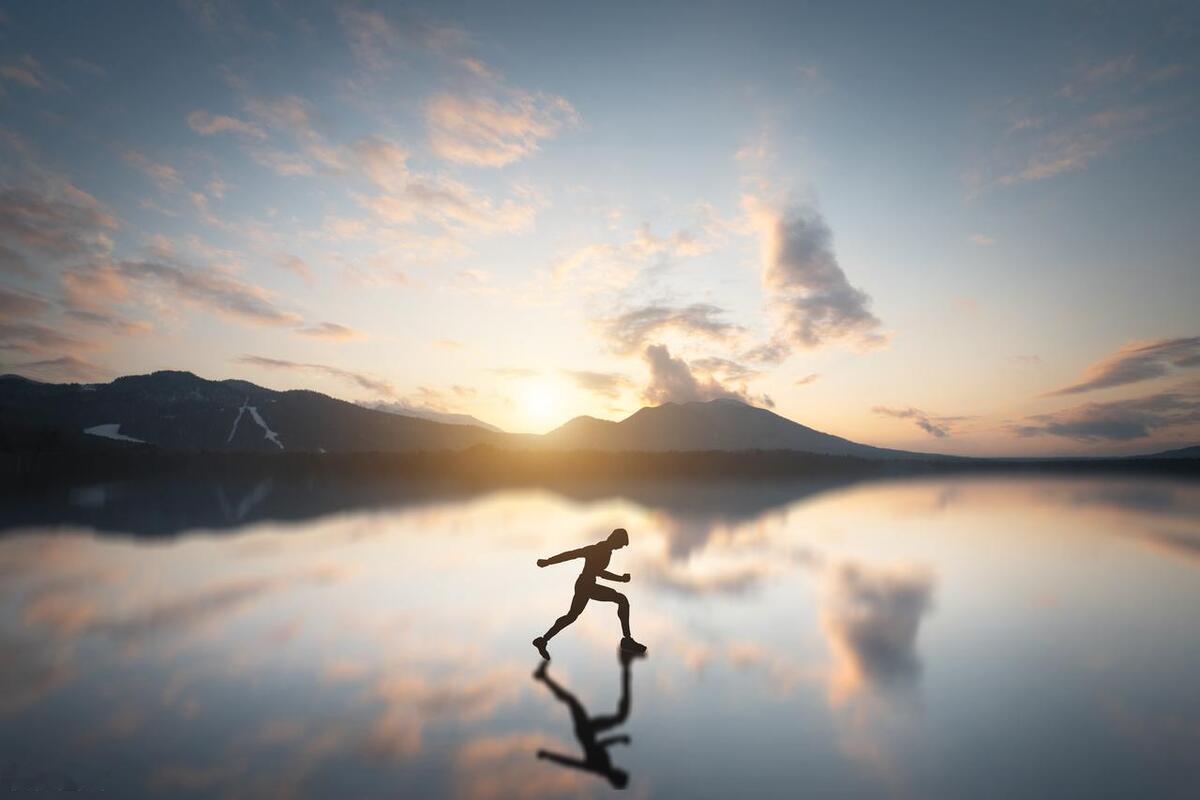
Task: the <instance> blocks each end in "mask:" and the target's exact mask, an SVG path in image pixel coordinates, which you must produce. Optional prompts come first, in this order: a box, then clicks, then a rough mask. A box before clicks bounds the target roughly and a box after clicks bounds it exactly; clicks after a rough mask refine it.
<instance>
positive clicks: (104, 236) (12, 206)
mask: <svg viewBox="0 0 1200 800" xmlns="http://www.w3.org/2000/svg"><path fill="white" fill-rule="evenodd" d="M116 228H117V219H116V217H115V216H114V215H113V214H112V212H111V211H109V210H108V208H107V207H106V206H105V205H104V204H103V203H101V202H99V201H98V200H97V199H96V198H95V197H92V195H90V194H88V193H87V192H85V191H83V190H82V189H79V188H78V187H76V186H74V185H72V184H70V183H65V182H61V183H57V182H56V183H50V184H47V185H45V186H43V187H40V188H32V187H14V188H9V189H4V190H2V191H0V241H3V243H4V245H5V246H6V248H7V249H8V250H9V252H21V251H24V252H25V253H33V254H36V255H37V256H38V261H39V262H42V261H44V260H45V258H46V257H51V258H64V257H70V256H78V255H82V254H85V253H95V252H97V251H105V250H108V249H110V248H111V247H112V241H111V239H110V238H109V234H110V233H111V232H112V231H114V230H116Z"/></svg>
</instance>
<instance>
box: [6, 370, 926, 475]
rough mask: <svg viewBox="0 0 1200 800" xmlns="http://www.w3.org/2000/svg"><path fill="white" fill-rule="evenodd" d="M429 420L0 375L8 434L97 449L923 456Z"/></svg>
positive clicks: (667, 428) (705, 408)
mask: <svg viewBox="0 0 1200 800" xmlns="http://www.w3.org/2000/svg"><path fill="white" fill-rule="evenodd" d="M418 413H420V414H421V415H422V416H420V417H419V416H417V414H418ZM424 416H425V413H424V412H423V411H421V412H418V411H416V410H414V409H409V408H407V407H405V406H403V405H399V404H384V405H382V406H376V407H367V406H364V405H357V404H354V403H349V402H346V401H343V400H338V399H336V398H333V397H329V396H328V395H324V394H320V393H318V392H312V391H306V390H291V391H275V390H273V389H266V388H264V387H262V386H258V385H256V384H253V383H249V382H247V381H241V380H221V381H212V380H206V379H204V378H201V377H198V376H196V375H193V374H192V373H190V372H178V371H162V372H154V373H151V374H149V375H129V376H125V377H122V378H117V379H115V380H113V381H112V382H110V383H94V384H78V383H70V384H54V383H41V382H39V381H34V380H30V379H28V378H24V377H21V376H17V375H4V376H0V418H2V419H3V420H5V422H4V427H5V428H6V429H9V430H10V431H11V429H13V428H14V427H16V428H22V429H25V430H34V429H36V430H41V431H46V430H49V431H53V432H55V433H56V434H57V435H58V436H60V437H62V438H65V439H68V440H74V441H75V442H79V441H82V442H86V443H88V444H90V445H93V446H96V445H100V444H107V445H111V446H125V447H129V446H136V445H153V446H155V447H158V448H161V449H165V450H176V451H196V452H199V451H206V452H220V451H236V452H255V451H259V452H278V451H293V452H295V451H300V452H330V453H333V452H342V453H346V452H368V451H378V452H411V451H420V450H424V451H446V450H450V451H453V450H463V449H466V448H469V447H473V446H476V445H491V446H494V447H501V448H520V449H529V450H543V449H552V450H578V451H584V450H588V451H592V450H599V451H609V452H613V451H642V452H666V451H699V450H727V451H742V450H793V451H803V452H809V453H820V454H829V455H856V456H864V457H885V458H895V457H904V456H915V455H916V454H911V453H904V452H902V451H898V450H885V449H882V448H876V447H870V446H868V445H863V444H858V443H856V442H851V441H849V440H847V439H842V438H840V437H837V436H831V435H829V434H827V433H822V432H820V431H816V430H813V429H812V428H808V427H805V426H804V425H800V424H798V423H796V422H793V421H791V420H789V419H785V418H784V417H781V416H779V415H778V414H774V413H772V412H770V411H767V410H766V409H762V408H755V407H753V406H749V405H746V404H744V403H740V402H738V401H736V400H714V401H711V402H707V403H702V402H696V403H666V404H664V405H661V406H656V407H653V408H643V409H641V410H639V411H638V412H636V413H634V414H633V415H631V416H629V417H628V418H626V419H624V420H621V421H620V422H610V421H606V420H600V419H595V418H593V417H577V418H576V419H573V420H571V421H570V422H568V423H567V424H565V425H563V426H562V427H560V428H558V429H557V430H554V431H551V432H550V433H547V434H545V435H542V436H536V435H530V434H513V433H505V432H503V431H500V430H498V429H496V428H494V427H492V426H489V425H486V424H485V423H482V422H480V421H479V420H476V419H474V418H473V417H467V416H465V415H461V416H460V415H439V416H438V417H437V418H436V420H435V419H428V418H422V417H424ZM10 438H11V437H10Z"/></svg>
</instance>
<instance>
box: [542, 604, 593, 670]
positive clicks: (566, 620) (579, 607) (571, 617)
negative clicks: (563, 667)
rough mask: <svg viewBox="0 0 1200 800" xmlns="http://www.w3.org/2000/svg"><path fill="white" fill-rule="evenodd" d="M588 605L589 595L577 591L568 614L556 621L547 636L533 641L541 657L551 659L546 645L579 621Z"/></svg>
mask: <svg viewBox="0 0 1200 800" xmlns="http://www.w3.org/2000/svg"><path fill="white" fill-rule="evenodd" d="M587 603H588V596H587V593H586V592H581V591H579V590H578V589H576V591H575V596H574V597H573V598H571V607H570V609H568V610H567V613H565V614H563V615H562V616H561V617H559V618H558V619H556V620H554V624H553V625H551V626H550V630H548V631H546V633H545V635H543V636H539V637H538V638H536V639H534V640H533V646H534V647H536V648H537V651H538V654H539V655H541V657H542V658H544V659H546V660H549V659H550V652H549V651H548V650H547V649H546V643H547V642H549V641H550V640H551V639H552V638H554V635H555V634H556V633H558V632H559V631H561V630H562V629H563V628H565V627H567V626H568V625H570V624H571V623H572V622H574V621H575V620H576V619H578V618H579V615H580V614H582V613H583V608H584V606H586V605H587Z"/></svg>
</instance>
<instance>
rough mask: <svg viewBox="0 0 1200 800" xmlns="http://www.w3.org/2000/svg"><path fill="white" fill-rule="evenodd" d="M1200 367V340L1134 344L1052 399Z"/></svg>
mask: <svg viewBox="0 0 1200 800" xmlns="http://www.w3.org/2000/svg"><path fill="white" fill-rule="evenodd" d="M1195 367H1200V336H1189V337H1185V338H1180V339H1156V340H1154V341H1149V342H1130V343H1129V344H1126V345H1125V346H1123V347H1121V348H1120V349H1119V350H1117V351H1116V352H1115V353H1112V354H1111V355H1109V356H1106V357H1105V358H1102V359H1101V360H1100V361H1097V362H1096V363H1095V364H1092V365H1091V366H1090V367H1088V368H1087V369H1086V370H1085V371H1084V373H1083V375H1082V376H1081V377H1080V378H1079V380H1078V381H1076V382H1075V383H1073V384H1071V385H1070V386H1065V387H1063V388H1062V389H1057V390H1055V391H1053V392H1050V393H1049V395H1048V396H1057V395H1069V394H1082V393H1083V392H1090V391H1093V390H1096V389H1108V388H1111V387H1114V386H1125V385H1128V384H1131V383H1139V382H1141V381H1148V380H1152V379H1154V378H1161V377H1163V376H1164V375H1168V374H1170V373H1171V372H1173V371H1175V370H1182V369H1191V368H1195Z"/></svg>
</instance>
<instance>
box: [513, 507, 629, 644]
mask: <svg viewBox="0 0 1200 800" xmlns="http://www.w3.org/2000/svg"><path fill="white" fill-rule="evenodd" d="M627 544H629V533H628V532H627V531H626V530H625V529H624V528H617V529H616V530H614V531H613V532H612V533H610V534H609V535H608V538H607V539H605V540H604V541H602V542H596V543H595V544H590V545H588V546H587V547H581V548H579V549H578V550H568V551H567V552H565V553H559V554H558V555H556V556H553V557H552V558H539V559H538V562H537V565H538V566H539V567H548V566H550V565H551V564H561V563H562V562H564V561H570V560H571V559H574V558H582V559H583V571H581V572H580V573H579V577H578V578H576V579H575V598H574V599H573V600H571V608H570V609H569V610H568V611H567V613H566V614H563V615H562V616H561V617H559V618H558V619H557V620H555V621H554V624H553V625H551V626H550V630H548V631H546V633H545V635H543V636H539V637H538V638H536V639H534V640H533V646H534V647H536V648H537V651H538V652H539V653H540V654H541V656H542V658H544V659H546V660H549V659H550V653H549V651H547V650H546V645H547V644H548V643H549V642H550V640H551V639H553V638H554V635H555V634H556V633H558V632H559V631H561V630H562V629H563V628H565V627H567V626H568V625H570V624H571V623H572V622H574V621H575V620H576V619H578V618H579V615H580V614H582V613H583V609H584V607H585V606H586V605H587V604H588V600H602V601H605V602H609V603H616V604H617V616H618V617H619V618H620V619H621V632H622V633H623V634H624V638H622V639H621V649H622V650H628V651H629V652H631V653H644V652H646V646H645V645H643V644H639V643H638V642H636V641H634V639H633V636H631V635H630V633H629V598H627V597H626V596H625V595H623V594H621V593H620V592H618V591H617V590H616V589H614V588H612V587H611V586H601V585H599V584H597V583H596V579H597V578H604V580H606V581H616V582H618V583H628V582H629V573H628V572H626V573H625V574H624V575H614V574H613V573H611V572H609V571H608V570H607V569H606V567H608V562H609V559H611V558H612V553H613V550H619V549H620V548H622V547H624V546H625V545H627Z"/></svg>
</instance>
